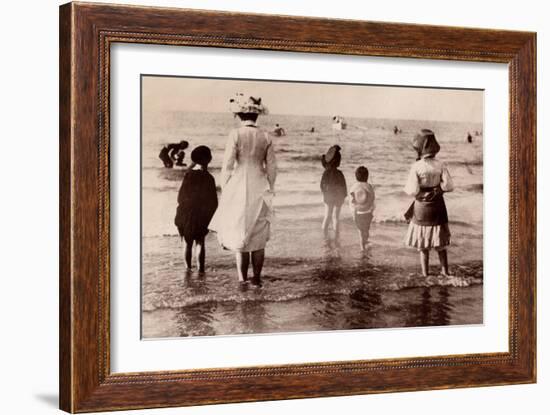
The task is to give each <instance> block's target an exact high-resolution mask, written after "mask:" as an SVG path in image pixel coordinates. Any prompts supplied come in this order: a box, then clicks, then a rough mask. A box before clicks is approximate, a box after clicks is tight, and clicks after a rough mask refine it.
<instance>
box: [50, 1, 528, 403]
mask: <svg viewBox="0 0 550 415" xmlns="http://www.w3.org/2000/svg"><path fill="white" fill-rule="evenodd" d="M258 28H261V29H262V30H261V34H262V36H261V37H258V33H260V32H259V31H258ZM115 43H140V44H155V45H186V46H206V47H217V48H233V49H262V50H279V51H299V52H307V53H331V54H344V55H366V56H381V57H405V58H422V59H444V60H455V61H476V62H498V63H506V64H508V65H509V108H510V114H509V130H510V137H509V140H510V141H509V143H510V153H509V165H510V181H509V182H510V188H509V229H510V231H509V253H510V262H509V264H510V265H509V312H510V314H509V336H508V337H509V351H508V352H506V353H500V352H499V353H482V354H467V355H452V356H435V357H421V358H398V359H384V360H364V361H341V362H321V363H317V362H304V363H301V364H288V365H282V366H262V367H231V366H232V364H231V362H227V366H228V367H229V368H224V369H203V370H184V371H177V370H174V371H167V372H145V373H112V372H111V370H110V308H109V304H110V246H109V240H110V217H109V211H110V190H109V189H110V187H109V183H110V182H109V169H110V164H109V149H110V129H109V126H110V113H109V109H110V100H109V96H110V78H109V69H110V50H111V46H112V45H113V44H115ZM59 93H60V407H61V409H63V410H65V411H68V412H73V413H74V412H91V411H105V410H120V409H137V408H153V407H172V406H184V405H199V404H207V403H224V402H245V401H260V400H273V399H290V398H306V397H318V396H342V395H354V394H366V393H378V392H399V391H412V390H426V389H443V388H458V387H472V386H489V385H505V384H517V383H531V382H535V380H536V304H535V299H536V210H535V209H536V207H535V206H536V107H535V105H536V34H535V33H527V32H512V31H501V30H485V29H466V28H456V27H438V26H425V25H409V24H394V23H375V22H364V21H348V20H330V19H319V18H303V17H289V16H269V15H252V14H250V15H249V14H238V13H225V12H211V11H196V10H183V9H165V8H150V7H131V6H114V5H105V4H86V3H70V4H66V5H63V6H61V8H60V90H59ZM489 157H490V155H489ZM251 391H253V393H252V392H251Z"/></svg>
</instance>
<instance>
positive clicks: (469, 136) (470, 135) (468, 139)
mask: <svg viewBox="0 0 550 415" xmlns="http://www.w3.org/2000/svg"><path fill="white" fill-rule="evenodd" d="M466 141H467V142H468V143H470V144H471V143H472V142H473V141H474V139H473V137H472V134H470V132H469V131H468V136H467V137H466Z"/></svg>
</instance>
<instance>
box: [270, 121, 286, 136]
mask: <svg viewBox="0 0 550 415" xmlns="http://www.w3.org/2000/svg"><path fill="white" fill-rule="evenodd" d="M273 134H275V135H276V136H277V137H282V136H284V135H286V131H285V129H284V128H283V127H281V126H280V125H279V124H275V129H274V130H273Z"/></svg>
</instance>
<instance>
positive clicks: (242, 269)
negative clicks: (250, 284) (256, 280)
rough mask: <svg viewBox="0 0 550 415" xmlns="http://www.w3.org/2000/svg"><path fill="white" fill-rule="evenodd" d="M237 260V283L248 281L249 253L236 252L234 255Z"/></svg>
mask: <svg viewBox="0 0 550 415" xmlns="http://www.w3.org/2000/svg"><path fill="white" fill-rule="evenodd" d="M235 258H236V260H237V275H238V277H239V282H245V281H246V280H247V279H248V276H247V274H248V265H249V264H250V252H237V253H236V254H235Z"/></svg>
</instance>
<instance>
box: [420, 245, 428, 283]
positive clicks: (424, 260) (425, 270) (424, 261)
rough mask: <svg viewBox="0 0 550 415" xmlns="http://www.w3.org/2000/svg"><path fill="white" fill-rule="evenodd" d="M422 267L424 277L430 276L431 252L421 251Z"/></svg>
mask: <svg viewBox="0 0 550 415" xmlns="http://www.w3.org/2000/svg"><path fill="white" fill-rule="evenodd" d="M420 267H421V268H422V275H423V276H425V277H427V276H428V269H429V267H430V250H429V249H423V250H421V251H420Z"/></svg>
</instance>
